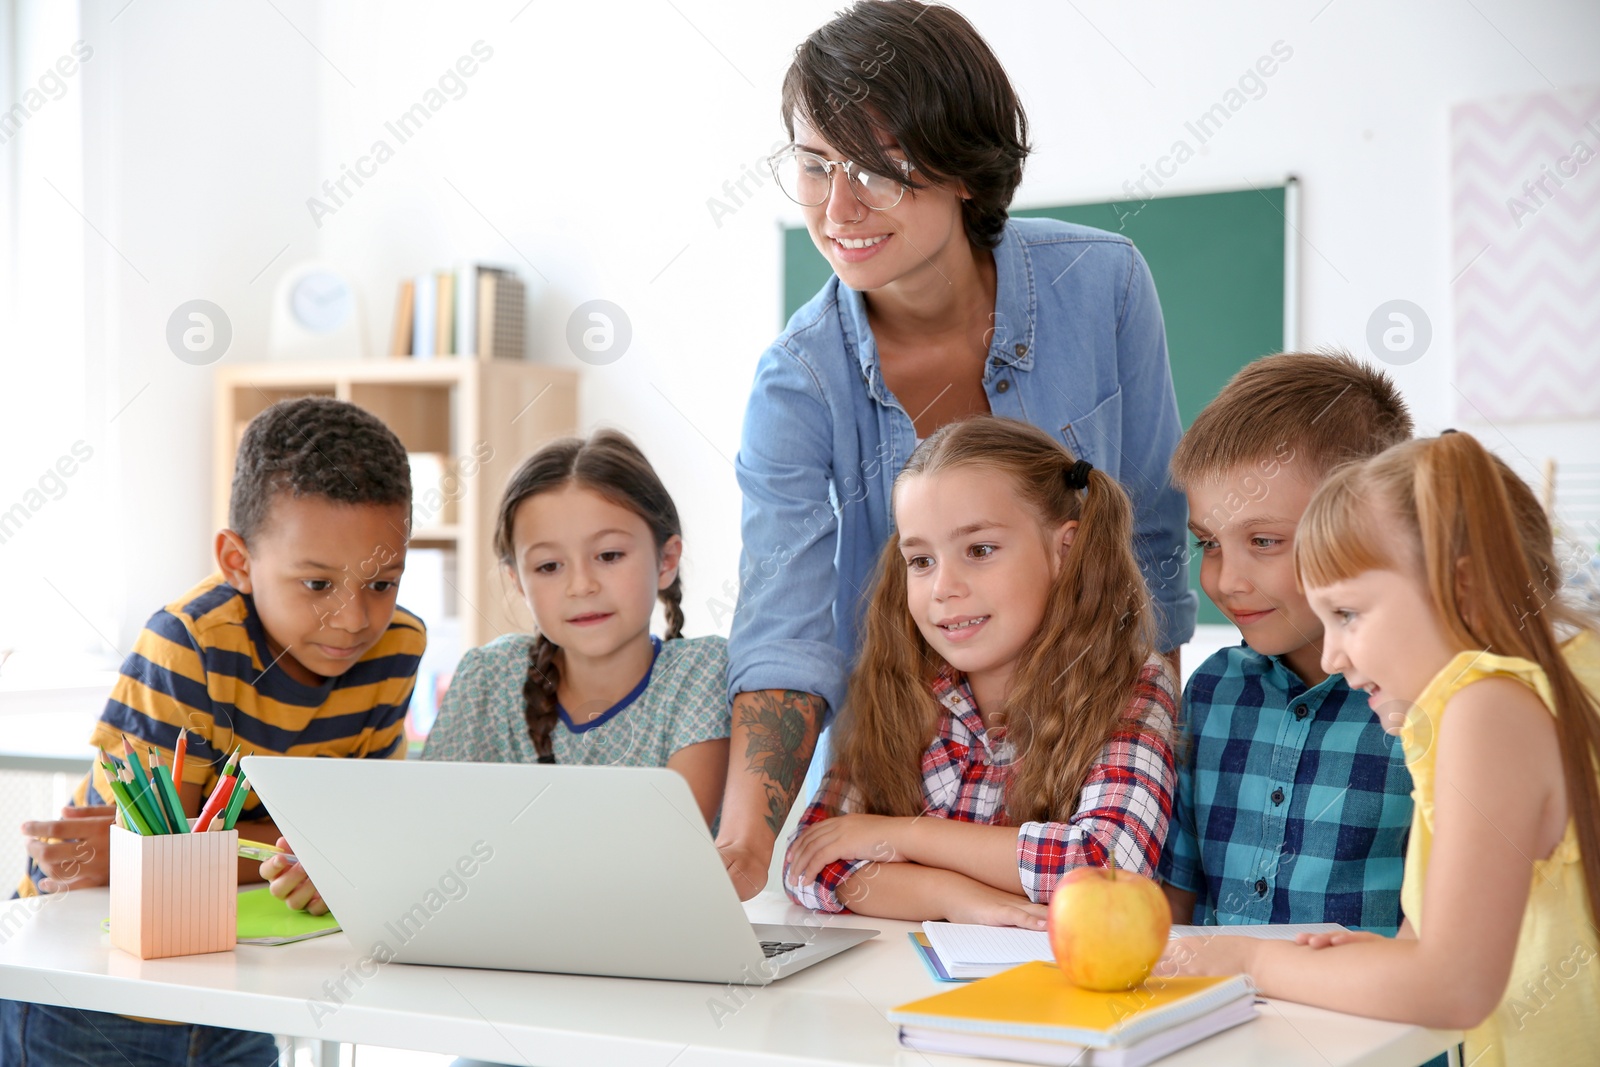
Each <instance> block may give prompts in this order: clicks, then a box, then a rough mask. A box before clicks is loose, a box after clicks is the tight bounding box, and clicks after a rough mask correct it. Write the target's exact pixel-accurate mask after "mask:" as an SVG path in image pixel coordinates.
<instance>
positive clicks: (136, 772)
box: [122, 734, 172, 834]
mask: <svg viewBox="0 0 1600 1067" xmlns="http://www.w3.org/2000/svg"><path fill="white" fill-rule="evenodd" d="M122 751H123V754H124V755H125V756H126V757H127V759H128V766H129V768H131V771H132V774H133V781H134V782H135V783H136V788H134V789H133V790H131V792H132V793H133V799H134V801H135V802H136V803H138V805H139V807H140V808H141V809H142V810H143V811H144V817H145V819H146V821H148V822H149V823H150V826H151V828H152V829H153V830H155V832H156V833H158V834H170V833H171V832H172V826H171V825H170V824H169V823H168V822H167V820H166V817H165V816H164V815H162V813H161V805H160V804H159V803H157V801H156V797H155V794H154V792H153V790H152V788H151V786H152V783H151V781H150V776H149V775H147V774H145V772H144V764H143V763H141V762H139V753H138V752H137V751H136V750H135V749H134V747H133V745H132V744H131V743H130V742H129V741H128V735H127V734H123V735H122Z"/></svg>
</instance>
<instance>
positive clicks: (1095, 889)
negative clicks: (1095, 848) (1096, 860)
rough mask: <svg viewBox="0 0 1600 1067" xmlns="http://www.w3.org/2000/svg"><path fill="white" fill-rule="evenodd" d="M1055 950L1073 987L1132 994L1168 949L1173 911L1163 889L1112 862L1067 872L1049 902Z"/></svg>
mask: <svg viewBox="0 0 1600 1067" xmlns="http://www.w3.org/2000/svg"><path fill="white" fill-rule="evenodd" d="M1049 929H1050V949H1051V951H1052V952H1054V953H1055V956H1056V963H1057V964H1059V965H1060V967H1061V973H1062V974H1064V975H1066V977H1067V980H1068V981H1069V982H1071V983H1072V984H1073V985H1077V986H1081V987H1082V988H1084V989H1094V990H1099V991H1101V992H1116V991H1119V990H1124V989H1132V988H1133V987H1134V986H1136V985H1138V984H1139V983H1140V982H1142V981H1144V980H1145V979H1146V978H1147V977H1149V975H1150V969H1151V968H1152V967H1154V966H1155V965H1156V961H1157V960H1159V959H1160V958H1161V954H1162V953H1163V952H1165V951H1166V948H1167V935H1168V934H1169V933H1171V931H1172V909H1171V907H1169V906H1168V904H1167V898H1166V895H1165V894H1164V893H1162V892H1161V887H1160V886H1159V885H1157V884H1156V883H1155V882H1153V881H1151V880H1150V879H1148V878H1146V877H1144V876H1143V875H1140V874H1135V873H1134V872H1132V871H1128V870H1120V871H1119V870H1118V869H1117V867H1116V863H1115V861H1114V860H1113V862H1112V863H1111V865H1110V866H1106V867H1077V868H1074V869H1073V870H1071V871H1068V872H1067V874H1066V876H1065V877H1063V878H1062V879H1061V881H1060V882H1059V883H1057V885H1056V891H1055V895H1054V896H1053V897H1051V898H1050V926H1049Z"/></svg>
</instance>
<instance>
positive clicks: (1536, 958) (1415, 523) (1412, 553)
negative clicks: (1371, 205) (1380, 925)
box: [1163, 432, 1600, 1067]
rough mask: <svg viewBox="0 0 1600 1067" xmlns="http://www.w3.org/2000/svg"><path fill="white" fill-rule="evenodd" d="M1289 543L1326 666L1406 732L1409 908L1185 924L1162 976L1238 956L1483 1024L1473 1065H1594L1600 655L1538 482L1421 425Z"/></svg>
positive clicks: (1274, 990)
mask: <svg viewBox="0 0 1600 1067" xmlns="http://www.w3.org/2000/svg"><path fill="white" fill-rule="evenodd" d="M1295 559H1296V563H1297V564H1298V567H1299V572H1300V579H1301V581H1302V582H1303V583H1304V585H1305V586H1306V590H1307V594H1308V597H1309V599H1310V601H1311V606H1312V608H1313V609H1314V610H1315V611H1316V613H1317V615H1318V616H1319V617H1320V618H1321V619H1322V621H1323V622H1324V624H1325V625H1326V627H1327V630H1326V635H1325V637H1324V639H1323V652H1322V667H1323V669H1324V670H1327V671H1329V672H1333V671H1339V672H1342V673H1343V674H1344V676H1345V678H1346V679H1347V680H1348V681H1349V682H1350V684H1351V685H1353V686H1358V687H1360V688H1363V689H1365V690H1366V691H1367V694H1368V700H1369V701H1370V703H1371V705H1372V708H1373V710H1374V712H1375V713H1376V714H1378V716H1379V717H1380V718H1382V719H1384V720H1385V721H1386V722H1389V723H1391V724H1393V726H1392V729H1398V731H1399V734H1400V738H1401V741H1402V743H1403V744H1404V745H1405V752H1406V762H1407V764H1408V765H1409V767H1410V769H1411V775H1412V779H1413V781H1414V783H1415V789H1414V791H1413V794H1412V795H1413V799H1414V800H1415V802H1416V808H1415V815H1414V816H1413V820H1412V827H1411V838H1410V841H1409V844H1408V847H1407V855H1406V873H1405V882H1404V886H1403V888H1402V891H1401V904H1402V907H1403V909H1404V911H1405V913H1406V916H1407V923H1406V926H1405V927H1403V928H1402V929H1401V931H1400V936H1399V937H1398V938H1396V939H1392V940H1391V939H1388V938H1381V937H1378V936H1376V935H1371V934H1346V935H1339V936H1337V937H1333V938H1327V937H1322V938H1312V939H1307V938H1304V937H1302V942H1304V943H1302V944H1298V945H1291V944H1286V943H1271V942H1264V941H1255V940H1253V939H1250V938H1231V937H1214V938H1210V939H1205V938H1183V939H1180V940H1179V941H1176V942H1174V944H1173V946H1172V948H1171V949H1170V950H1169V952H1168V959H1167V965H1166V967H1165V968H1164V972H1163V973H1171V971H1173V970H1177V971H1180V972H1181V973H1188V974H1225V973H1236V972H1240V971H1243V972H1247V973H1249V974H1250V975H1251V976H1253V978H1254V979H1255V982H1256V985H1257V987H1258V988H1259V989H1260V990H1261V992H1262V993H1264V994H1265V995H1267V996H1273V997H1282V998H1284V999H1287V1000H1297V1001H1302V1002H1304V1003H1308V1004H1316V1005H1319V1006H1322V1007H1328V1008H1335V1009H1338V1010H1340V1011H1348V1012H1354V1013H1358V1014H1362V1015H1370V1016H1375V1017H1378V1018H1385V1019H1395V1020H1399V1021H1403V1022H1410V1023H1415V1024H1418V1025H1422V1026H1430V1027H1435V1028H1439V1029H1461V1030H1467V1031H1469V1032H1468V1034H1467V1040H1466V1045H1467V1048H1466V1059H1465V1062H1467V1063H1471V1064H1473V1065H1474V1067H1496V1065H1507V1067H1511V1065H1516V1067H1521V1065H1533V1064H1539V1065H1544V1064H1560V1063H1583V1062H1589V1058H1590V1057H1591V1056H1592V1055H1593V1049H1594V1047H1595V1043H1596V1042H1597V1041H1600V959H1597V958H1596V957H1597V956H1600V945H1597V942H1600V935H1597V933H1596V929H1595V924H1594V920H1595V916H1596V915H1600V772H1597V762H1600V709H1597V707H1596V704H1595V698H1594V697H1593V696H1592V695H1591V691H1590V688H1586V683H1587V684H1588V686H1589V687H1593V686H1594V685H1595V682H1596V680H1597V676H1596V671H1595V668H1596V665H1597V663H1600V658H1597V655H1596V642H1595V636H1594V634H1593V633H1592V632H1591V630H1592V627H1593V623H1592V622H1591V621H1589V620H1586V619H1583V618H1581V617H1579V616H1577V615H1576V614H1575V613H1574V612H1573V610H1572V609H1571V608H1569V607H1568V606H1566V605H1565V604H1564V603H1562V602H1561V601H1559V600H1558V599H1557V596H1556V594H1557V592H1558V588H1559V584H1560V574H1559V570H1558V569H1557V568H1556V567H1555V566H1554V562H1555V557H1554V552H1553V550H1552V548H1551V538H1550V528H1549V525H1548V524H1547V523H1546V522H1545V520H1544V518H1543V516H1542V515H1541V514H1540V513H1539V511H1538V508H1537V506H1536V505H1535V504H1534V503H1533V500H1532V493H1531V492H1529V490H1528V488H1527V486H1526V485H1525V484H1523V483H1522V482H1521V481H1520V479H1518V478H1517V477H1516V475H1515V474H1513V473H1512V472H1511V470H1510V469H1509V468H1508V467H1506V466H1505V465H1504V464H1503V463H1501V462H1500V461H1498V460H1497V459H1495V458H1494V457H1493V456H1491V455H1490V454H1489V453H1488V452H1487V451H1485V450H1484V448H1483V447H1482V446H1481V445H1480V444H1478V442H1477V441H1476V440H1474V439H1473V438H1472V437H1470V436H1469V435H1467V434H1464V433H1452V432H1447V433H1446V434H1445V435H1443V436H1440V437H1437V438H1429V439H1423V440H1417V441H1409V442H1406V443H1404V444H1401V445H1397V446H1395V447H1394V448H1391V449H1389V450H1388V451H1387V452H1384V453H1383V454H1382V455H1379V456H1376V457H1374V458H1372V459H1370V460H1367V461H1365V462H1362V463H1359V464H1354V465H1351V466H1347V467H1344V468H1341V469H1340V470H1339V471H1337V472H1336V473H1335V474H1333V475H1332V476H1331V477H1330V478H1329V479H1328V480H1327V481H1326V482H1325V483H1324V484H1323V485H1322V487H1321V488H1320V489H1319V490H1318V491H1317V493H1316V495H1315V496H1314V497H1313V498H1312V500H1311V503H1310V505H1309V506H1308V507H1307V508H1306V512H1305V517H1304V518H1303V519H1302V520H1301V523H1300V528H1299V532H1298V537H1297V543H1296V545H1295ZM1574 632H1575V634H1576V636H1572V637H1570V639H1569V640H1568V641H1567V642H1566V645H1565V646H1564V647H1563V645H1562V644H1561V641H1560V637H1561V635H1564V634H1572V633H1574Z"/></svg>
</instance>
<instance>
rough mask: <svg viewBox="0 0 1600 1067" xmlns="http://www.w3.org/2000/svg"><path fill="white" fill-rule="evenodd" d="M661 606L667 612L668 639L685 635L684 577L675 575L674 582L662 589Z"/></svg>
mask: <svg viewBox="0 0 1600 1067" xmlns="http://www.w3.org/2000/svg"><path fill="white" fill-rule="evenodd" d="M659 595H660V597H661V606H662V607H663V608H665V609H666V613H667V640H668V641H671V640H672V639H673V638H675V637H682V636H683V579H682V578H679V577H674V578H673V579H672V584H671V585H669V586H667V587H666V588H665V589H663V590H661V593H660V594H659Z"/></svg>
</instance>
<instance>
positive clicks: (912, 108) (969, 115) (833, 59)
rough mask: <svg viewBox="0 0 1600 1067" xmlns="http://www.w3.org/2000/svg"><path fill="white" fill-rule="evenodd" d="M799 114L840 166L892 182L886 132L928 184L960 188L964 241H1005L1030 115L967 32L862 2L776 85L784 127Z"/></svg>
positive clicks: (914, 11) (901, 6)
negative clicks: (854, 165)
mask: <svg viewBox="0 0 1600 1067" xmlns="http://www.w3.org/2000/svg"><path fill="white" fill-rule="evenodd" d="M796 115H798V116H799V117H800V118H802V119H804V120H805V122H806V124H807V125H809V126H810V127H812V128H813V129H815V130H816V131H817V133H818V134H820V135H821V136H822V137H823V138H825V139H826V140H827V141H828V143H829V144H831V145H832V146H833V147H834V148H837V149H838V150H839V151H840V152H842V153H843V154H844V155H845V156H846V157H847V158H849V159H853V160H855V161H856V162H858V163H860V164H861V165H862V166H863V167H865V168H866V169H867V170H870V171H874V172H876V173H878V174H895V173H897V170H896V168H895V164H894V162H893V161H892V160H891V158H890V157H889V155H888V153H886V152H885V151H884V148H883V146H882V145H881V144H880V142H879V136H880V135H881V134H883V133H887V134H889V135H890V136H892V137H893V138H894V139H895V141H896V142H898V144H899V147H900V148H901V150H903V151H904V152H905V154H906V156H907V158H909V159H910V161H911V163H912V164H913V165H914V166H915V167H916V168H917V170H916V171H913V172H912V175H911V178H910V180H909V181H908V182H907V184H908V185H910V186H911V188H912V189H913V190H915V189H918V188H923V187H926V185H927V184H928V182H927V181H926V180H921V181H919V180H918V175H919V174H920V175H922V176H924V178H926V179H931V180H932V181H934V182H938V183H945V182H952V183H953V182H960V183H961V184H962V185H963V186H965V187H966V191H967V193H968V194H969V195H970V199H967V200H964V201H963V202H962V208H961V211H962V221H963V223H964V224H965V226H966V231H967V238H968V240H970V241H971V242H972V243H973V244H974V245H977V246H978V247H980V248H993V247H994V246H995V245H997V244H999V243H1000V234H1001V231H1002V230H1004V228H1005V223H1006V209H1007V208H1008V207H1010V205H1011V197H1012V194H1013V193H1015V192H1016V189H1017V186H1018V185H1019V184H1020V183H1021V181H1022V163H1023V160H1025V159H1026V158H1027V156H1028V118H1027V116H1026V115H1025V114H1024V113H1023V110H1022V102H1021V101H1020V100H1018V98H1017V94H1016V91H1015V90H1014V89H1013V88H1012V87H1011V80H1010V79H1009V78H1008V77H1006V72H1005V68H1004V67H1002V66H1001V65H1000V61H999V59H997V58H995V54H994V52H992V51H991V50H990V49H989V46H988V44H987V43H985V42H984V39H983V38H982V37H980V36H979V35H978V31H977V30H975V29H973V27H972V23H970V22H968V21H967V20H966V19H965V18H964V17H962V15H961V14H960V13H959V12H957V11H955V10H953V9H951V8H948V7H941V6H939V5H935V4H921V3H917V2H915V0H861V2H860V3H857V4H855V5H854V6H852V7H850V8H849V9H848V10H846V11H843V12H841V13H840V14H839V15H838V16H837V17H835V18H834V20H833V21H832V22H829V23H828V24H827V25H825V26H823V27H822V28H820V29H818V30H817V31H816V32H815V33H813V34H812V35H811V36H810V37H807V38H806V39H805V40H804V41H803V42H801V44H800V47H798V48H796V49H795V53H794V62H793V63H791V64H790V65H789V72H788V73H787V74H786V75H785V76H784V79H783V125H784V129H785V130H787V131H788V134H789V136H790V138H793V137H794V120H795V117H796Z"/></svg>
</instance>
